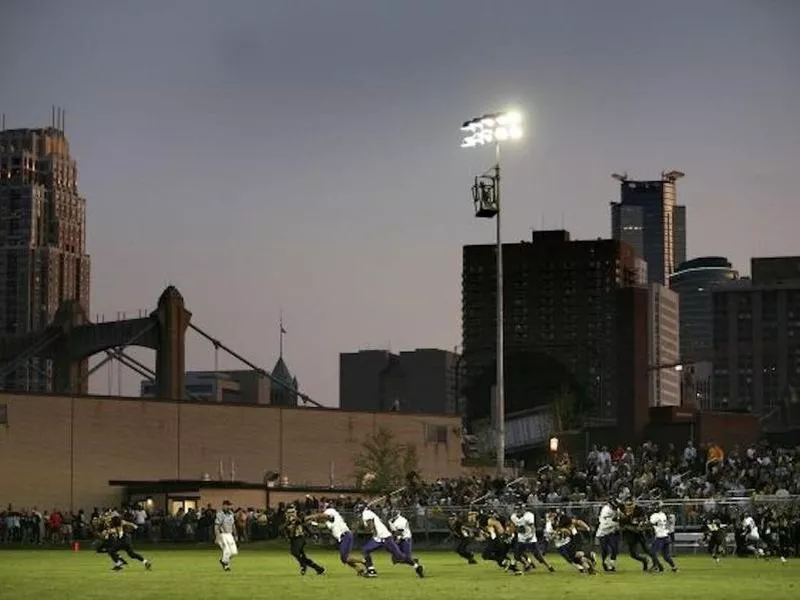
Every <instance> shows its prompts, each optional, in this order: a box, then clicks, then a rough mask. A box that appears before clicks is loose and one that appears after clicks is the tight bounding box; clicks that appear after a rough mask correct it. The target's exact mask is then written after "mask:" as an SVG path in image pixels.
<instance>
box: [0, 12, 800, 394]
mask: <svg viewBox="0 0 800 600" xmlns="http://www.w3.org/2000/svg"><path fill="white" fill-rule="evenodd" d="M679 6H685V7H687V8H690V7H691V11H690V13H689V14H691V15H692V19H686V18H685V17H684V16H683V15H684V14H685V13H686V11H681V10H680V8H677V7H679ZM45 7H46V8H45ZM237 8H238V10H231V9H230V6H229V5H226V7H224V8H223V7H220V6H218V5H215V4H213V5H212V4H210V3H203V2H198V3H192V4H191V5H189V4H187V3H180V2H174V3H171V4H169V5H168V6H164V7H161V6H159V7H158V8H157V9H156V8H153V7H147V6H144V7H143V6H137V7H118V6H107V5H101V6H98V5H97V4H96V3H93V2H72V3H69V6H68V7H67V6H64V5H58V4H55V3H51V2H30V3H25V4H24V5H23V4H18V5H16V6H13V7H7V8H5V9H4V19H3V20H2V22H0V49H2V50H4V51H5V52H4V55H5V56H7V57H8V59H7V61H6V62H5V63H4V66H3V69H2V70H0V112H4V113H5V114H6V120H7V121H6V126H7V127H8V128H21V127H40V126H44V125H46V124H47V123H48V122H49V113H50V106H51V104H53V103H56V104H59V105H61V106H64V107H65V108H66V109H67V112H68V120H67V123H66V131H67V135H68V136H69V138H70V145H71V153H72V155H73V156H74V158H75V159H76V160H77V161H78V165H79V168H80V173H81V194H82V195H83V196H85V197H86V198H87V247H88V251H89V253H90V254H91V255H92V256H93V284H94V285H93V289H92V298H91V305H92V310H91V312H92V316H94V315H95V314H105V315H106V316H107V317H108V318H113V315H115V314H116V313H118V312H123V311H127V312H128V314H132V313H134V312H136V311H137V310H138V309H139V308H143V307H145V306H148V305H152V299H154V298H155V297H157V294H158V292H159V290H161V289H163V287H164V286H165V284H167V283H170V282H171V283H174V284H175V285H176V286H177V287H178V288H179V289H180V291H181V292H182V293H183V295H184V296H185V298H186V302H187V308H188V309H189V310H191V311H192V312H193V313H194V318H195V319H196V320H197V322H198V323H200V324H201V325H202V326H203V327H204V328H206V329H207V330H209V331H210V332H212V333H214V334H215V335H217V336H218V337H219V338H220V339H221V340H223V341H224V342H225V343H226V344H228V345H229V346H231V347H233V348H234V349H236V350H237V351H238V352H240V353H241V354H244V355H245V356H247V357H248V358H250V359H252V360H254V361H255V362H256V363H258V364H260V365H262V366H265V367H269V366H270V365H272V364H273V363H274V361H275V359H276V358H277V356H278V337H279V336H278V319H279V311H280V309H281V307H283V311H284V314H285V317H286V328H287V330H288V332H289V333H288V335H287V344H286V360H287V362H288V364H289V365H291V368H292V371H293V372H294V373H296V374H297V376H298V378H299V379H300V381H301V382H302V390H303V391H304V392H306V393H308V394H309V395H310V396H311V397H312V398H314V399H316V400H318V401H320V402H322V403H324V404H328V405H335V403H336V397H337V390H338V360H337V358H338V355H339V353H340V352H342V351H347V350H351V349H357V348H364V347H381V346H389V345H391V346H392V347H439V348H442V349H451V348H453V347H454V346H455V345H457V344H458V341H459V339H460V337H461V331H460V329H461V323H460V310H459V296H460V272H461V264H460V258H461V248H462V246H463V245H464V244H476V243H477V244H480V243H490V242H491V239H492V235H493V231H492V228H491V226H488V225H487V224H486V223H485V222H482V221H478V220H475V219H474V217H473V213H472V207H471V202H470V198H469V186H470V184H471V178H472V176H473V175H474V174H476V173H478V172H480V171H482V170H483V169H485V168H486V167H488V166H489V164H490V163H491V160H492V156H491V153H483V152H472V153H470V155H469V156H468V155H467V154H466V153H463V152H461V151H460V150H459V148H458V137H459V131H458V126H459V124H460V123H461V122H462V121H463V120H464V119H465V118H468V117H470V116H471V115H473V114H478V113H481V112H484V111H492V110H498V109H503V108H506V107H509V106H514V107H517V108H519V109H520V110H522V111H523V112H524V113H525V114H526V117H527V122H529V123H530V125H529V126H528V127H527V128H526V129H527V130H528V131H529V132H530V134H529V138H528V139H527V140H526V141H525V142H524V143H522V144H519V145H517V146H515V147H514V148H513V149H511V148H510V149H509V151H508V152H507V153H506V156H505V157H504V167H505V180H504V211H505V215H506V219H505V223H506V225H505V231H506V233H505V239H506V241H508V242H515V241H518V240H520V239H528V238H529V237H530V231H529V230H530V229H531V228H542V225H544V226H545V227H548V228H553V227H560V226H561V224H562V223H563V224H564V226H565V228H567V229H569V230H571V231H572V232H573V235H574V237H575V238H577V239H593V238H596V237H603V238H606V237H609V232H608V212H607V211H608V202H609V201H611V200H614V199H616V193H617V186H615V185H614V183H613V181H612V180H610V179H609V177H608V175H609V173H611V172H614V171H617V172H620V171H628V172H630V173H635V174H636V176H637V177H642V178H649V177H652V178H656V177H658V174H659V172H660V170H662V169H663V168H671V167H672V166H673V165H674V166H676V167H677V168H681V169H683V170H685V171H686V173H687V175H688V176H687V178H686V179H685V180H682V181H681V184H680V195H679V198H680V200H679V202H680V203H681V204H683V205H685V206H686V207H687V211H688V219H687V220H688V225H687V229H688V231H687V235H688V252H687V258H688V259H691V258H695V257H699V256H706V255H724V256H727V257H729V259H730V260H731V262H732V263H733V266H734V268H737V269H739V270H741V271H745V270H746V269H747V265H748V264H749V258H750V257H751V256H769V255H791V254H799V253H800V252H799V251H798V250H800V249H798V248H797V246H796V245H794V244H793V241H792V235H793V233H794V232H793V223H794V222H795V221H796V219H797V217H798V216H800V209H799V208H798V203H797V200H796V195H797V193H796V191H795V185H794V178H793V175H794V160H795V158H794V157H796V156H797V155H798V154H800V118H798V110H799V109H798V108H797V107H798V106H800V81H798V78H797V76H796V73H797V72H800V64H798V61H800V58H798V57H800V41H798V40H797V39H796V36H794V35H793V32H796V31H797V29H798V27H800V10H799V9H798V7H797V6H796V5H794V4H793V3H790V2H772V3H767V4H755V3H749V2H716V1H712V2H707V3H704V4H703V5H702V6H700V7H698V6H697V5H696V4H695V3H687V2H677V3H676V9H675V10H672V11H669V13H667V14H664V13H663V11H661V10H659V7H658V6H655V5H653V6H642V5H641V3H636V2H619V1H617V2H608V3H604V4H603V6H602V7H600V6H597V5H596V4H595V5H594V6H593V5H592V3H588V2H568V3H563V4H559V5H552V4H545V3H522V2H506V3H501V4H500V5H499V6H496V7H495V6H492V7H487V6H484V5H479V4H478V3H477V2H458V3H455V2H438V3H435V5H434V6H432V7H431V6H430V5H429V4H427V3H426V4H422V3H414V2H409V3H403V5H402V6H380V7H376V6H374V3H366V2H337V3H336V6H335V7H333V6H327V5H325V4H324V3H320V2H316V3H315V2H309V3H303V5H302V6H298V5H297V4H295V3H292V4H291V5H290V4H289V3H286V4H280V3H278V4H275V5H273V4H271V5H269V6H259V4H258V3H253V2H241V3H238V7H237ZM477 24H480V27H479V28H478V30H479V31H480V32H481V33H482V35H480V36H479V35H473V34H475V32H476V25H477ZM33 30H37V31H47V32H48V39H49V41H50V44H47V45H41V46H39V45H34V46H32V47H28V45H27V42H26V40H27V37H28V36H29V32H30V31H33ZM411 31H413V38H414V42H415V43H413V44H411V43H409V40H410V36H411V34H410V32H411ZM677 39H680V41H681V43H680V44H676V43H675V41H676V40H677ZM21 44H26V48H28V49H27V50H26V51H25V52H17V51H15V48H19V47H20V45H21ZM55 47H57V48H58V52H57V55H58V60H52V52H53V50H52V49H53V48H55ZM631 48H636V49H637V51H636V52H631V51H630V50H631ZM654 132H658V135H656V134H655V133H654ZM543 217H544V219H543ZM722 225H724V226H722ZM367 249H368V250H367ZM241 323H248V324H249V325H248V326H247V327H242V326H241ZM252 323H263V329H262V330H261V331H257V330H254V328H253V327H252V325H250V324H252ZM144 359H145V360H149V361H152V356H151V355H150V353H147V352H145V353H144ZM212 365H213V351H212V349H211V348H210V347H209V345H208V344H205V343H202V342H200V341H198V340H197V339H194V338H191V337H190V341H189V347H188V354H187V367H188V368H190V369H192V370H201V369H208V368H210V367H211V366H212ZM220 368H225V369H228V368H238V365H237V364H236V363H235V362H233V361H231V362H229V363H222V364H220ZM94 383H95V386H94V387H95V390H96V391H103V390H104V389H105V385H106V384H105V380H104V379H102V380H101V381H100V382H99V390H98V384H97V382H96V381H95V382H94ZM126 388H127V389H126V393H127V394H129V395H137V390H138V377H137V376H135V375H126Z"/></svg>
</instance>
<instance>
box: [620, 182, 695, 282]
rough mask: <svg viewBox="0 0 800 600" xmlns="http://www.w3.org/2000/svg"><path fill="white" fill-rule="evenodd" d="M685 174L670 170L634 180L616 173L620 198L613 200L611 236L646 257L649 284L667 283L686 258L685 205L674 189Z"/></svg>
mask: <svg viewBox="0 0 800 600" xmlns="http://www.w3.org/2000/svg"><path fill="white" fill-rule="evenodd" d="M683 176H684V175H683V173H681V172H680V171H669V172H664V173H662V174H661V179H659V180H652V181H634V180H631V179H628V176H627V175H617V174H616V173H615V174H614V178H615V179H618V180H619V182H620V201H619V202H612V203H611V237H612V238H614V239H615V240H621V241H623V242H625V243H627V244H628V245H630V246H632V247H633V249H634V250H635V251H636V254H637V255H639V256H641V257H642V258H644V260H645V261H646V262H647V271H648V282H649V283H660V284H661V285H668V282H669V276H670V274H672V272H673V271H674V270H675V268H676V267H677V266H678V265H679V264H680V263H682V262H684V261H685V260H686V207H684V206H679V205H678V204H677V199H676V190H675V183H676V181H677V180H678V179H680V178H682V177H683Z"/></svg>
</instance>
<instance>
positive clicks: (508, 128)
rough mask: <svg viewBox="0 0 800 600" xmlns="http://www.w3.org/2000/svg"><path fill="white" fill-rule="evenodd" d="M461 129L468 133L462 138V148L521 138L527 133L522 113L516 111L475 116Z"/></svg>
mask: <svg viewBox="0 0 800 600" xmlns="http://www.w3.org/2000/svg"><path fill="white" fill-rule="evenodd" d="M461 131H463V132H464V133H466V134H467V135H465V136H464V137H463V138H462V140H461V147H462V148H476V147H478V146H483V145H485V144H493V143H498V142H505V141H508V140H520V139H522V138H523V136H524V134H525V132H524V130H523V128H522V115H521V114H520V113H518V112H516V111H512V112H505V113H495V114H490V115H483V116H480V117H475V118H474V119H470V120H469V121H466V122H465V123H464V124H463V125H462V126H461Z"/></svg>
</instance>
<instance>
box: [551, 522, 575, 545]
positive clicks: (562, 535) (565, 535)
mask: <svg viewBox="0 0 800 600" xmlns="http://www.w3.org/2000/svg"><path fill="white" fill-rule="evenodd" d="M574 533H575V530H574V529H573V528H571V527H567V528H566V529H555V528H553V534H552V535H553V543H554V544H555V546H556V548H561V546H566V545H567V544H569V543H570V542H571V541H572V536H573V535H574Z"/></svg>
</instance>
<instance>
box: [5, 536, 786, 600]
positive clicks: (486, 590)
mask: <svg viewBox="0 0 800 600" xmlns="http://www.w3.org/2000/svg"><path fill="white" fill-rule="evenodd" d="M142 554H144V555H145V556H146V557H147V558H149V559H151V560H152V562H153V570H152V571H149V572H148V571H145V569H144V568H143V566H142V565H141V564H140V563H138V562H136V561H130V563H131V564H129V565H128V566H127V567H126V568H125V569H124V570H123V571H121V572H118V573H115V572H112V571H111V569H110V568H111V561H110V560H109V559H108V557H107V556H105V555H98V554H96V553H94V552H92V551H91V550H81V551H80V552H71V551H67V550H2V551H0V598H1V599H3V600H6V599H7V600H49V599H51V598H52V599H71V598H76V599H80V600H95V599H97V600H100V599H102V600H108V598H118V599H121V600H123V599H127V598H132V599H137V600H139V599H141V600H145V599H152V600H156V599H158V600H185V599H186V600H188V599H195V598H209V599H214V600H228V599H242V600H244V599H248V600H249V599H252V598H275V599H276V600H294V599H297V598H307V599H310V598H350V599H354V598H370V599H374V600H384V599H385V600H390V599H391V600H416V599H420V600H421V599H431V598H436V599H437V600H461V599H466V598H481V599H488V600H514V599H517V598H519V599H523V598H524V599H526V600H527V599H529V598H531V597H533V596H532V595H533V594H536V595H537V596H536V597H541V598H547V599H548V600H552V599H556V598H570V599H574V598H587V599H589V598H591V600H621V599H628V598H630V599H636V600H644V599H648V598H653V599H656V598H658V599H659V600H663V599H665V598H676V599H678V598H679V599H682V600H685V599H692V598H697V599H702V600H714V599H724V600H753V599H759V598H774V599H782V598H787V599H788V598H799V597H800V562H797V561H793V560H790V561H789V563H788V564H781V563H780V562H779V561H777V560H771V561H756V560H755V559H742V558H727V559H724V560H723V561H722V563H721V564H715V563H713V562H712V561H711V560H710V559H709V558H708V557H707V556H706V555H695V556H692V555H684V556H679V557H677V563H678V566H679V568H680V572H679V573H670V572H666V573H661V574H644V573H642V572H641V570H640V568H639V567H638V564H637V563H634V562H633V561H632V560H630V559H628V558H624V557H623V558H621V559H620V561H619V569H620V571H619V572H617V573H614V574H605V573H602V572H601V573H599V574H598V575H596V576H593V577H592V576H587V575H580V574H578V573H577V572H576V571H575V570H574V569H572V568H571V567H569V566H568V565H567V564H565V563H564V562H563V560H561V559H560V558H559V557H558V556H554V555H550V556H548V558H549V559H550V560H551V561H552V563H553V564H554V565H555V566H556V569H557V571H556V573H552V574H551V573H548V572H546V571H545V570H544V569H542V568H541V567H540V568H538V569H537V570H536V571H533V572H532V573H529V574H526V575H524V576H520V577H515V576H512V575H509V574H506V573H503V572H502V571H501V570H500V569H499V568H498V567H497V566H496V565H494V564H493V563H486V562H483V561H479V564H477V565H467V564H466V563H464V561H462V560H461V559H460V558H459V557H458V556H456V555H455V554H453V553H449V552H441V551H435V552H434V551H432V552H424V551H422V550H421V551H420V553H419V558H420V560H421V561H422V562H423V563H424V564H425V567H426V570H427V571H426V577H425V578H424V579H418V578H417V577H416V576H415V575H414V572H413V571H412V569H410V568H409V567H405V566H392V565H391V564H390V561H389V559H388V556H387V555H382V554H378V555H376V567H377V568H378V571H379V573H380V575H379V577H378V578H376V579H364V578H361V577H356V576H355V575H354V574H353V572H352V571H351V570H350V569H347V568H346V567H344V566H342V565H341V564H340V563H339V561H338V555H337V554H334V553H333V552H331V551H328V550H319V549H315V548H312V551H311V552H309V554H310V555H311V557H312V558H314V559H316V560H317V562H320V563H321V564H322V565H323V566H325V567H326V568H327V569H328V572H327V573H326V574H325V575H322V576H317V575H314V574H313V573H312V574H308V575H306V576H304V577H301V576H300V575H299V572H298V569H297V566H296V563H295V562H294V560H293V559H292V558H291V556H289V554H288V552H282V551H279V550H274V549H267V550H264V549H250V548H248V547H244V548H243V549H242V550H241V554H240V555H239V556H238V557H236V558H235V559H234V562H233V571H232V572H230V573H225V572H223V571H222V569H221V568H220V565H219V563H218V562H217V561H218V559H219V553H218V552H216V551H214V550H212V549H208V550H206V549H196V550H177V549H163V547H162V548H158V549H155V550H150V549H146V550H143V551H142Z"/></svg>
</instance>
